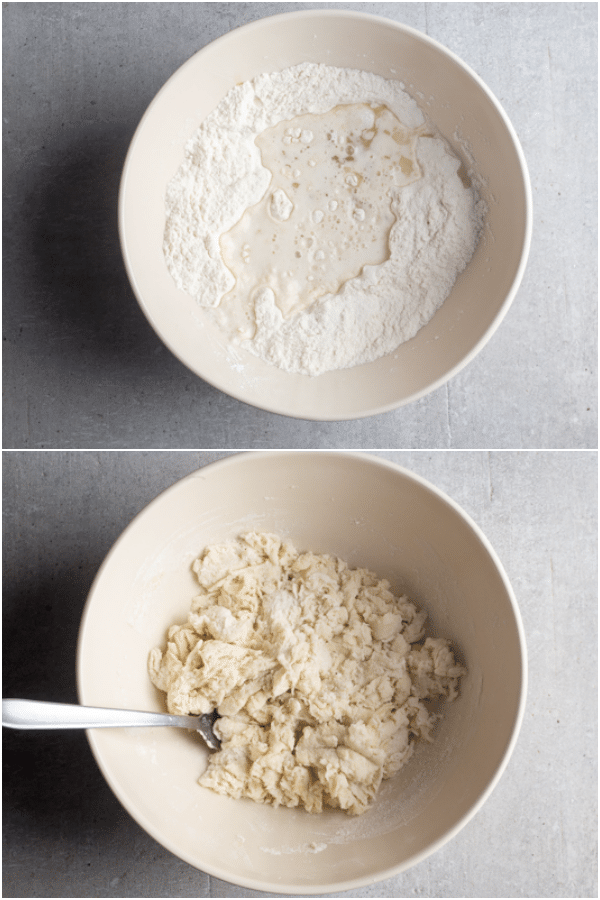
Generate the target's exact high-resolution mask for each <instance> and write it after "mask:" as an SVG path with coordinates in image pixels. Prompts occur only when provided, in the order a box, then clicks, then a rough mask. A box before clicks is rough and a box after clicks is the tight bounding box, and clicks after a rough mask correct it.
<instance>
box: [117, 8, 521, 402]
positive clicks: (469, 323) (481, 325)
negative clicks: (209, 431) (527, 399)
mask: <svg viewBox="0 0 600 900" xmlns="http://www.w3.org/2000/svg"><path fill="white" fill-rule="evenodd" d="M302 62H321V63H326V64H328V65H334V66H343V67H349V68H360V69H363V70H366V71H372V72H375V73H377V74H378V75H381V76H383V77H385V78H396V79H399V80H400V81H402V82H403V83H404V85H405V87H406V89H407V90H408V91H409V92H410V93H411V94H412V95H413V97H414V98H415V99H416V100H417V101H418V102H419V103H420V105H421V107H422V108H423V110H424V112H425V113H426V114H427V115H428V116H429V117H430V118H431V119H432V120H433V121H434V122H435V123H436V125H437V126H438V127H439V128H440V130H441V132H442V133H443V135H444V136H445V137H446V139H447V140H448V141H450V143H451V144H452V145H453V147H454V149H455V151H456V152H457V154H458V155H459V156H461V157H462V158H463V159H464V160H465V162H467V163H468V159H467V157H466V156H465V152H466V153H468V154H472V157H473V158H474V160H475V161H476V168H477V171H478V173H479V175H480V177H481V179H482V184H483V187H482V189H481V193H482V195H483V196H484V198H485V199H486V201H487V203H488V207H489V215H488V219H487V229H486V233H485V236H484V238H483V239H482V241H481V242H480V244H479V247H478V249H477V251H476V253H475V256H474V257H473V259H472V261H471V263H470V264H469V266H468V267H467V269H466V270H465V271H464V272H463V273H462V275H461V276H459V279H458V281H457V283H456V285H455V287H454V289H453V291H452V293H451V295H450V297H449V298H448V299H447V300H446V302H445V303H444V304H443V306H442V307H441V308H440V310H438V312H437V313H436V314H435V316H434V317H433V318H432V320H431V321H430V322H429V323H428V325H426V326H425V327H424V328H422V329H421V331H419V332H418V334H417V335H416V336H415V337H414V338H413V339H412V340H410V341H408V342H406V343H405V344H403V345H401V346H400V347H399V348H398V349H397V350H396V351H394V352H393V353H391V354H389V355H388V356H386V357H383V358H382V359H380V360H377V361H375V362H373V363H369V364H367V365H364V366H358V367H355V368H353V369H345V370H341V371H335V372H329V373H326V374H324V375H320V376H318V377H317V378H309V377H307V376H302V375H291V374H289V373H287V372H283V371H282V370H280V369H278V368H276V367H274V366H269V365H267V364H266V363H263V362H262V361H261V360H259V359H257V358H256V357H254V356H252V354H250V353H248V352H247V351H244V350H240V349H237V350H235V349H232V348H231V347H230V346H228V345H227V342H226V341H225V340H224V338H223V335H222V334H220V333H219V332H218V331H217V329H216V328H215V327H213V326H211V325H210V324H208V323H207V321H206V319H205V317H204V315H203V313H202V310H201V309H200V308H199V307H198V306H197V304H196V303H195V301H194V300H192V299H191V297H189V296H187V295H186V294H184V293H183V292H182V291H179V290H178V289H177V288H176V287H175V285H174V282H173V281H172V279H171V277H170V275H169V272H168V270H167V267H166V264H165V261H164V258H163V252H162V239H163V229H164V221H165V213H164V194H165V187H166V185H167V183H168V181H169V180H170V179H171V178H172V176H173V175H174V173H175V172H176V170H177V168H178V167H179V165H180V164H181V162H182V161H183V148H184V144H185V142H186V140H187V139H188V138H189V137H190V136H191V134H192V133H193V132H194V130H195V129H196V128H197V127H198V125H199V124H200V123H201V122H202V120H203V119H204V118H205V117H206V115H207V114H208V113H209V112H210V111H211V110H212V109H213V108H214V107H215V106H216V105H217V104H218V103H219V101H220V100H221V99H222V98H223V96H224V95H225V94H226V93H227V91H228V90H229V89H230V88H231V87H232V86H234V85H235V84H236V83H238V82H241V81H246V80H248V79H250V78H252V77H254V76H255V75H257V74H260V73H262V72H269V71H277V70H280V69H283V68H286V67H288V66H292V65H296V64H298V63H302ZM465 148H467V150H466V151H465ZM119 226H120V234H121V244H122V248H123V254H124V259H125V263H126V267H127V270H128V274H129V277H130V280H131V284H132V287H133V289H134V291H135V294H136V296H137V298H138V301H139V302H140V304H141V307H142V309H143V311H144V313H145V314H146V316H147V318H148V319H149V321H150V323H151V324H152V326H153V327H154V329H155V330H156V332H157V333H158V335H159V336H160V337H161V339H162V340H163V341H164V342H165V344H166V345H167V346H168V347H169V348H170V349H171V350H172V352H173V353H174V354H175V355H176V356H177V357H178V358H179V359H180V360H181V361H182V362H183V363H185V365H187V366H188V367H189V368H190V369H191V370H192V371H194V372H195V373H196V374H198V375H199V376H200V377H202V378H204V379H205V380H206V381H208V382H210V383H211V384H213V385H215V386H216V387H218V388H220V389H221V390H223V391H225V392H226V393H228V394H230V395H231V396H234V397H236V398H237V399H240V400H243V401H245V402H247V403H250V404H252V405H254V406H258V407H261V408H264V409H267V410H269V411H272V412H277V413H282V414H285V415H289V416H296V417H300V418H307V419H321V420H334V419H338V420H339V419H351V418H357V417H360V416H366V415H371V414H374V413H377V412H382V411H384V410H388V409H392V408H394V407H397V406H400V405H402V404H405V403H408V402H410V401H412V400H415V399H417V398H418V397H420V396H422V395H424V394H425V393H427V392H429V391H431V390H433V389H434V388H435V387H437V386H439V385H440V384H442V383H443V382H444V381H445V380H447V378H449V377H450V376H451V375H452V374H454V373H455V372H457V371H458V370H459V369H460V368H462V366H464V365H465V364H466V363H467V362H468V361H469V360H470V359H471V358H472V357H473V355H474V354H475V353H476V352H477V351H478V350H479V349H480V348H481V346H483V344H484V343H485V342H486V341H487V340H488V339H489V337H490V336H491V334H492V333H493V331H494V330H495V328H496V327H497V325H498V324H499V322H500V320H501V319H502V317H503V315H504V313H505V312H506V310H507V308H508V306H509V305H510V302H511V301H512V298H513V296H514V293H515V292H516V289H517V287H518V284H519V282H520V279H521V276H522V272H523V269H524V265H525V260H526V256H527V252H528V244H529V231H530V200H529V183H528V176H527V172H526V168H525V164H524V161H523V156H522V152H521V150H520V147H519V144H518V141H517V139H516V136H515V135H514V132H513V130H512V127H511V126H510V125H509V123H508V120H507V119H506V116H505V115H504V113H503V112H502V111H501V109H500V107H499V105H498V103H497V101H496V100H495V99H494V98H493V97H492V95H491V94H490V93H489V91H488V90H487V89H486V88H485V87H484V86H483V84H482V82H481V81H480V80H479V79H478V78H477V76H475V75H474V74H473V73H472V72H471V71H470V70H469V69H468V68H466V67H465V66H464V64H462V63H461V62H460V61H459V60H458V59H457V58H456V57H455V56H454V55H453V54H451V53H449V52H448V51H446V50H444V49H443V48H442V47H441V46H440V45H439V44H437V43H435V42H433V41H431V40H430V39H429V38H427V37H425V35H422V34H420V33H418V32H416V31H414V30H412V29H409V28H406V27H404V26H401V25H398V24H396V23H394V22H391V21H389V20H386V19H383V18H379V17H375V16H370V15H363V14H359V13H353V12H347V11H336V10H334V11H331V10H317V11H315V10H312V11H306V12H300V13H287V14H283V15H280V16H272V17H267V18H265V19H260V20H259V21H257V22H254V23H251V24H250V25H246V26H244V27H242V28H239V29H237V30H234V31H232V32H230V33H229V34H227V35H225V36H224V37H222V38H220V39H219V40H217V41H215V42H214V43H212V44H209V45H208V46H207V47H205V48H204V49H203V50H201V51H200V52H198V53H197V54H196V55H195V56H193V57H192V58H191V59H190V60H189V61H188V62H187V63H185V64H184V65H183V66H182V67H181V68H180V69H179V70H178V71H177V72H176V73H175V74H174V75H173V76H172V78H171V79H170V80H169V81H168V82H167V84H166V85H165V86H164V87H163V89H162V90H161V91H160V92H159V94H158V95H157V96H156V98H155V99H154V101H153V102H152V104H151V106H150V107H149V109H148V111H147V112H146V114H145V116H144V118H143V119H142V122H141V123H140V126H139V128H138V130H137V132H136V134H135V136H134V139H133V141H132V144H131V147H130V151H129V154H128V157H127V161H126V164H125V168H124V172H123V179H122V184H121V195H120V210H119Z"/></svg>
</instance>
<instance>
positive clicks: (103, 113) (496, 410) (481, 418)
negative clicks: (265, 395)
mask: <svg viewBox="0 0 600 900" xmlns="http://www.w3.org/2000/svg"><path fill="white" fill-rule="evenodd" d="M324 6H334V7H335V8H337V9H339V8H343V7H351V8H353V9H356V10H362V11H367V12H372V13H377V14H380V15H382V16H388V17H390V18H392V19H394V20H397V21H400V22H404V23H406V24H408V25H411V26H414V27H416V28H417V29H420V30H421V31H423V32H425V33H427V34H428V35H430V36H432V37H434V38H436V39H437V40H439V41H441V42H442V43H443V44H445V45H446V46H448V47H449V48H451V49H452V50H453V51H454V52H456V53H457V54H458V55H459V56H460V57H462V58H463V59H464V60H465V61H466V62H467V63H468V64H469V65H471V66H472V67H473V68H474V69H475V71H476V72H478V73H479V75H480V76H481V77H482V78H483V79H484V81H485V82H486V83H487V84H488V85H489V87H490V88H491V90H492V91H493V92H494V93H495V94H496V96H497V97H498V98H499V99H500V101H501V103H502V104H503V105H504V107H505V109H506V111H507V113H508V115H509V117H510V118H511V120H512V122H513V124H514V126H515V128H516V130H517V133H518V134H519V136H520V139H521V142H522V145H523V148H524V151H525V154H526V157H527V160H528V164H529V167H530V172H531V178H532V185H533V197H534V210H535V229H534V238H533V245H532V251H531V256H530V262H529V266H528V268H527V271H526V274H525V278H524V280H523V283H522V286H521V289H520V291H519V293H518V296H517V298H516V301H515V303H514V304H513V306H512V308H511V310H510V312H509V314H508V316H507V318H506V319H505V321H504V323H503V324H502V326H501V328H500V329H499V331H498V332H497V333H496V335H495V336H494V337H493V339H492V341H491V342H490V343H489V344H488V345H487V347H486V348H485V349H484V351H483V352H482V353H481V354H480V355H479V356H478V357H477V359H476V360H475V361H474V362H472V363H471V364H470V365H469V366H468V367H467V369H465V370H464V371H463V372H462V373H461V374H459V375H458V376H457V377H456V378H454V379H453V380H452V381H451V382H450V383H449V384H448V385H446V386H445V387H442V388H440V389H439V390H437V391H436V392H434V393H433V394H432V395H430V396H428V397H426V398H424V399H422V400H421V401H419V402H417V403H415V404H413V405H411V406H409V407H408V408H406V409H402V410H398V411H396V412H393V413H387V414H384V415H381V416H376V417H373V418H369V419H365V420H361V421H357V422H340V423H326V424H319V423H315V422H306V421H296V420H292V419H288V418H285V417H279V416H276V415H273V414H270V413H265V412H262V411H259V410H256V409H254V408H251V407H248V406H246V405H244V404H242V403H239V402H238V401H236V400H233V399H231V398H229V397H227V396H225V395H224V394H222V393H220V392H219V391H217V390H215V389H214V388H212V387H211V386H209V385H208V384H206V383H204V382H203V381H201V380H200V379H198V378H197V377H196V376H194V375H192V374H191V373H190V372H189V371H188V370H187V369H185V368H184V367H183V366H182V365H181V364H180V363H179V362H178V361H177V360H176V359H175V358H174V357H173V356H172V355H171V354H170V352H169V351H168V350H166V349H165V348H164V346H163V345H162V344H161V343H160V341H159V340H158V338H157V337H156V336H155V334H154V332H153V331H152V330H151V328H150V326H149V325H148V324H147V322H146V320H145V319H144V317H143V315H142V313H141V312H140V311H139V309H138V307H137V304H136V302H135V300H134V297H133V294H132V292H131V290H130V288H129V285H128V282H127V279H126V276H125V272H124V269H123V266H122V263H121V257H120V250H119V244H118V238H117V228H116V203H117V190H118V184H119V175H120V171H121V167H122V164H123V161H124V157H125V153H126V150H127V146H128V143H129V141H130V139H131V137H132V135H133V132H134V130H135V128H136V126H137V124H138V122H139V120H140V118H141V116H142V114H143V113H144V111H145V109H146V107H147V106H148V104H149V103H150V101H151V100H152V98H153V96H154V95H155V94H156V92H157V91H158V90H159V88H160V87H161V86H162V85H163V83H164V82H165V81H166V80H167V78H168V77H169V76H170V75H171V74H172V73H173V72H174V71H175V70H176V69H177V68H178V67H179V66H180V65H181V64H182V63H184V62H185V61H186V60H187V59H188V58H189V57H190V56H191V55H192V54H193V53H194V52H195V51H197V50H199V49H200V48H201V47H203V46H204V45H205V44H207V43H208V42H210V41H212V40H213V39H214V38H216V37H218V36H220V35H222V34H224V33H226V32H227V31H228V30H230V29H232V28H234V27H236V26H238V25H241V24H243V23H246V22H249V21H251V20H254V19H256V18H258V17H262V16H266V15H271V14H275V13H279V12H281V11H290V10H295V9H299V8H310V7H324ZM2 15H3V45H4V104H3V116H4V222H5V245H4V395H5V400H4V443H3V446H4V447H7V448H30V449H40V448H78V447H80V448H131V447H133V448H135V447H137V448H173V449H175V448H179V447H184V448H189V449H195V448H202V449H220V448H224V447H226V448H242V447H247V448H263V447H290V448H305V447H322V448H336V447H357V448H370V447H375V448H385V447H389V448H391V449H394V448H397V447H405V448H422V447H435V448H445V447H458V448H489V447H495V448H523V447H525V448H528V447H529V448H577V449H581V448H590V447H593V448H595V447H596V446H597V392H596V377H597V370H596V360H597V346H596V333H597V330H596V292H597V268H596V266H597V262H596V261H597V230H596V219H595V211H596V189H597V157H596V150H597V81H596V68H597V66H596V63H597V5H596V4H594V3H467V4H462V3H448V4H447V3H333V4H332V3H328V4H327V3H326V4H323V3H5V4H3V9H2Z"/></svg>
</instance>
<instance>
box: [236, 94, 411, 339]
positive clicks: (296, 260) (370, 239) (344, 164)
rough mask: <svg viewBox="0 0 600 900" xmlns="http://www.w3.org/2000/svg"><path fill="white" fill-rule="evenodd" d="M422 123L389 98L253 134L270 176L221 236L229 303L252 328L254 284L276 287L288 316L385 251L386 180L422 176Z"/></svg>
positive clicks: (398, 182)
mask: <svg viewBox="0 0 600 900" xmlns="http://www.w3.org/2000/svg"><path fill="white" fill-rule="evenodd" d="M419 132H420V129H409V128H406V127H404V126H403V125H402V123H401V122H400V121H399V120H398V118H397V117H396V116H395V115H394V114H393V113H392V112H391V111H390V110H389V109H388V108H387V107H386V106H384V105H375V104H373V105H370V104H366V103H353V104H345V105H339V106H336V107H335V108H334V109H332V110H330V111H328V112H326V113H324V114H321V115H315V114H307V115H303V116H297V117H295V118H294V119H292V120H287V121H283V122H279V123H278V124H277V125H275V126H273V127H271V128H268V129H266V130H265V131H264V132H262V133H261V134H259V135H258V136H257V138H256V144H257V146H258V147H259V149H260V151H261V158H262V164H263V166H265V167H266V168H267V169H268V170H269V171H270V172H271V173H272V178H271V183H270V185H269V188H268V190H267V192H266V193H265V195H264V196H263V198H262V199H261V200H260V201H259V203H257V204H255V205H254V206H252V207H250V208H249V209H247V210H246V211H245V212H244V214H243V216H242V217H241V219H240V220H239V222H237V224H236V225H235V226H234V227H233V228H231V229H230V230H229V231H228V232H226V233H225V234H223V235H221V238H220V246H221V253H222V256H223V261H224V262H225V265H226V266H227V267H228V269H229V270H230V271H231V272H232V274H233V275H234V277H235V285H234V287H233V289H232V290H231V291H230V292H229V294H227V295H226V296H225V297H224V303H225V305H226V306H229V307H230V308H232V309H236V310H237V316H238V317H240V318H244V316H245V318H246V324H247V328H248V331H249V332H250V333H249V334H248V337H250V336H252V332H253V327H252V323H251V318H250V315H249V314H250V313H251V306H249V301H250V303H251V300H252V297H253V295H254V294H255V292H256V291H257V290H258V289H264V288H267V289H270V290H271V291H272V292H273V295H274V301H275V303H276V304H277V306H278V308H279V309H280V310H281V312H282V314H283V316H284V317H286V318H288V317H290V316H292V315H294V314H296V313H298V312H300V311H301V310H304V309H306V308H308V307H310V305H311V304H312V303H313V302H314V301H315V300H317V299H318V298H319V297H321V296H323V295H324V294H327V293H331V294H336V293H337V292H338V291H339V290H340V288H341V287H342V285H343V284H344V283H345V282H346V281H348V280H349V279H351V278H354V277H356V276H357V275H359V274H360V272H361V271H362V269H363V267H364V266H365V265H372V266H376V265H379V264H381V263H382V262H384V261H385V260H386V259H388V258H389V255H390V249H389V233H390V229H391V227H392V225H393V224H394V222H395V215H394V213H393V212H392V209H391V198H390V186H393V187H394V188H396V189H398V188H401V187H404V186H405V185H408V184H410V183H412V182H413V181H415V180H417V179H418V178H419V177H420V175H421V173H420V169H419V164H418V161H417V158H416V154H415V142H416V137H417V135H418V134H419ZM238 325H239V323H238Z"/></svg>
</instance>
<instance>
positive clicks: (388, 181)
mask: <svg viewBox="0 0 600 900" xmlns="http://www.w3.org/2000/svg"><path fill="white" fill-rule="evenodd" d="M460 165H461V162H460V160H459V158H458V157H457V156H455V155H454V153H453V152H452V150H451V148H450V146H449V144H448V143H447V142H446V141H445V140H444V139H443V138H442V137H441V136H439V134H437V132H436V130H435V128H434V127H433V126H432V125H431V123H429V122H428V121H426V119H425V117H424V115H423V113H422V112H421V110H420V109H419V107H418V106H417V104H416V103H415V101H414V100H413V99H412V98H411V97H410V96H409V95H408V94H407V93H406V92H405V90H404V88H403V85H402V84H401V83H400V82H398V81H395V80H388V79H384V78H382V77H380V76H378V75H374V74H372V73H370V72H363V71H360V70H356V69H343V68H336V67H332V66H326V65H318V64H314V63H303V64H301V65H298V66H294V67H292V68H289V69H284V70H283V71H280V72H275V73H271V74H264V75H259V76H258V77H256V78H254V79H253V80H251V81H248V82H245V83H243V84H239V85H237V86H236V87H234V88H233V89H232V90H230V91H229V92H228V94H227V95H226V96H225V97H224V99H223V100H222V101H221V102H220V103H219V104H218V106H217V107H216V108H215V109H214V110H213V112H212V113H210V115H209V116H207V118H206V119H205V120H204V122H203V123H202V125H201V126H200V128H199V129H198V130H197V131H196V133H195V134H194V135H193V136H192V137H191V139H190V140H189V141H188V143H187V145H186V148H185V161H184V163H183V165H182V166H181V167H180V169H179V170H178V172H177V173H176V174H175V176H174V178H173V179H172V180H171V182H170V183H169V185H168V188H167V193H166V211H167V221H166V227H165V235H164V253H165V258H166V262H167V265H168V268H169V271H170V272H171V275H172V277H173V279H174V281H175V283H176V284H177V286H178V287H179V288H180V289H181V290H183V291H185V292H187V293H188V294H190V295H191V296H192V297H194V298H195V299H196V300H197V302H198V303H199V304H200V306H202V307H206V308H207V315H210V316H211V317H212V318H213V319H214V320H215V321H216V322H217V323H218V324H219V326H220V327H221V328H222V329H223V330H224V332H225V334H226V335H227V336H228V338H229V340H230V341H231V342H232V343H235V344H237V345H239V346H241V347H243V348H245V349H246V350H248V351H249V352H251V353H253V354H254V355H256V356H258V357H260V358H261V359H262V360H264V361H265V362H267V363H270V364H272V365H275V366H278V367H279V368H281V369H284V370H285V371H288V372H292V373H299V374H304V375H319V374H321V373H323V372H327V371H331V370H334V369H343V368H348V367H351V366H356V365H359V364H362V363H366V362H371V361H373V360H375V359H378V358H380V357H381V356H384V355H385V354H387V353H390V352H391V351H393V350H394V349H396V348H397V347H398V346H399V345H400V344H401V343H403V342H404V341H406V340H408V339H409V338H411V337H413V336H414V335H415V334H416V333H417V331H418V330H419V329H420V328H421V327H422V326H423V325H425V324H426V323H427V322H428V321H429V320H430V319H431V317H432V316H433V314H434V313H435V311H436V310H437V309H438V308H439V307H440V306H441V304H442V303H443V302H444V300H445V299H446V297H447V296H448V294H449V293H450V291H451V289H452V287H453V285H454V282H455V280H456V278H457V276H458V274H459V273H460V272H461V271H462V270H463V269H464V268H465V266H466V265H467V263H468V262H469V260H470V259H471V257H472V255H473V253H474V250H475V247H476V245H477V242H478V240H479V236H480V232H481V227H482V220H483V215H484V204H483V202H482V201H481V200H480V198H479V197H478V194H477V192H476V190H475V188H474V187H473V186H472V185H471V184H469V183H465V182H464V181H463V180H462V179H461V177H459V174H458V170H459V168H460Z"/></svg>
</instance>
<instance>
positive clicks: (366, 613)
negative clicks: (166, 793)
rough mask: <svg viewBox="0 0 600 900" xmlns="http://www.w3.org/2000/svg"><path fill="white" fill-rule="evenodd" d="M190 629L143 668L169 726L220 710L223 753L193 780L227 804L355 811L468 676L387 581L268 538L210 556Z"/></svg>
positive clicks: (175, 635)
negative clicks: (170, 716) (431, 703)
mask: <svg viewBox="0 0 600 900" xmlns="http://www.w3.org/2000/svg"><path fill="white" fill-rule="evenodd" d="M193 569H194V572H195V573H196V576H197V579H198V583H199V586H200V593H199V594H198V596H197V597H195V598H194V600H193V601H192V607H191V610H190V613H189V616H188V620H187V622H185V623H184V624H183V625H173V626H172V627H171V628H170V629H169V631H168V640H167V646H166V648H165V649H164V650H163V649H161V648H158V647H156V648H154V649H153V650H152V651H151V653H150V657H149V673H150V678H151V679H152V682H153V683H154V684H155V685H156V687H158V688H159V689H160V690H162V691H164V692H165V693H166V701H167V707H168V709H169V711H170V712H171V713H176V714H189V713H191V714H194V713H196V714H202V713H206V712H211V711H212V710H214V709H216V710H217V711H218V713H219V715H220V717H221V718H220V719H218V721H217V723H216V725H215V732H216V733H217V735H218V737H219V738H220V740H221V749H220V750H219V751H217V752H215V753H213V754H211V755H210V757H209V761H208V767H207V769H206V771H205V772H204V773H203V774H202V776H201V777H200V779H199V783H200V784H201V785H203V786H204V787H208V788H211V789H212V790H214V791H217V792H218V793H221V794H228V795H230V796H231V797H235V798H239V797H248V798H250V799H252V800H255V801H258V802H261V803H270V804H273V805H275V806H279V805H283V806H290V807H295V806H301V807H304V808H305V809H306V810H308V811H309V812H313V813H317V812H321V811H322V810H323V808H326V807H335V808H341V809H344V810H346V811H347V812H348V813H349V814H353V815H358V814H360V813H363V812H364V811H365V810H366V809H367V808H368V806H369V803H370V802H371V800H372V799H373V797H374V796H375V794H376V792H377V790H378V788H379V785H380V784H381V781H382V779H385V778H390V777H391V776H392V775H394V774H395V773H396V772H398V771H399V769H401V768H402V766H403V765H404V764H405V763H406V762H407V761H408V760H409V759H410V757H411V756H412V753H413V750H414V748H415V743H416V741H417V740H419V739H423V740H427V741H430V740H432V729H433V726H434V725H435V722H436V720H437V718H438V717H439V715H438V714H437V713H432V712H431V711H429V710H428V708H427V705H426V701H428V700H439V699H446V700H453V699H454V698H455V697H456V696H457V692H458V683H459V679H460V677H461V676H462V675H464V674H466V670H465V669H464V668H463V667H462V666H460V665H459V664H458V663H457V662H456V660H455V657H454V654H453V652H452V650H451V648H450V645H449V642H448V641H447V640H444V639H443V638H432V637H425V629H424V624H425V618H426V616H425V613H424V612H422V611H419V610H418V609H417V607H416V606H415V605H414V604H413V603H412V602H411V601H410V600H409V599H408V598H407V597H405V596H402V597H397V596H394V594H393V593H392V592H391V591H390V585H389V582H387V581H385V580H383V579H380V578H378V577H377V576H376V575H375V574H373V572H370V571H368V570H367V569H351V568H350V567H349V566H348V565H347V564H346V563H345V562H343V561H342V560H340V559H337V558H335V557H333V556H329V555H325V554H316V553H311V552H298V551H297V550H296V549H295V547H294V546H293V545H292V544H291V543H290V542H289V541H287V540H282V539H281V538H280V537H277V536H276V535H273V534H265V533H256V532H253V533H249V534H245V535H243V536H242V537H240V538H238V539H237V540H234V541H229V542H227V543H224V544H219V545H215V546H211V547H208V548H207V549H205V550H204V552H203V553H202V555H201V556H200V557H199V558H198V559H197V560H196V561H195V562H194V564H193Z"/></svg>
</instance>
